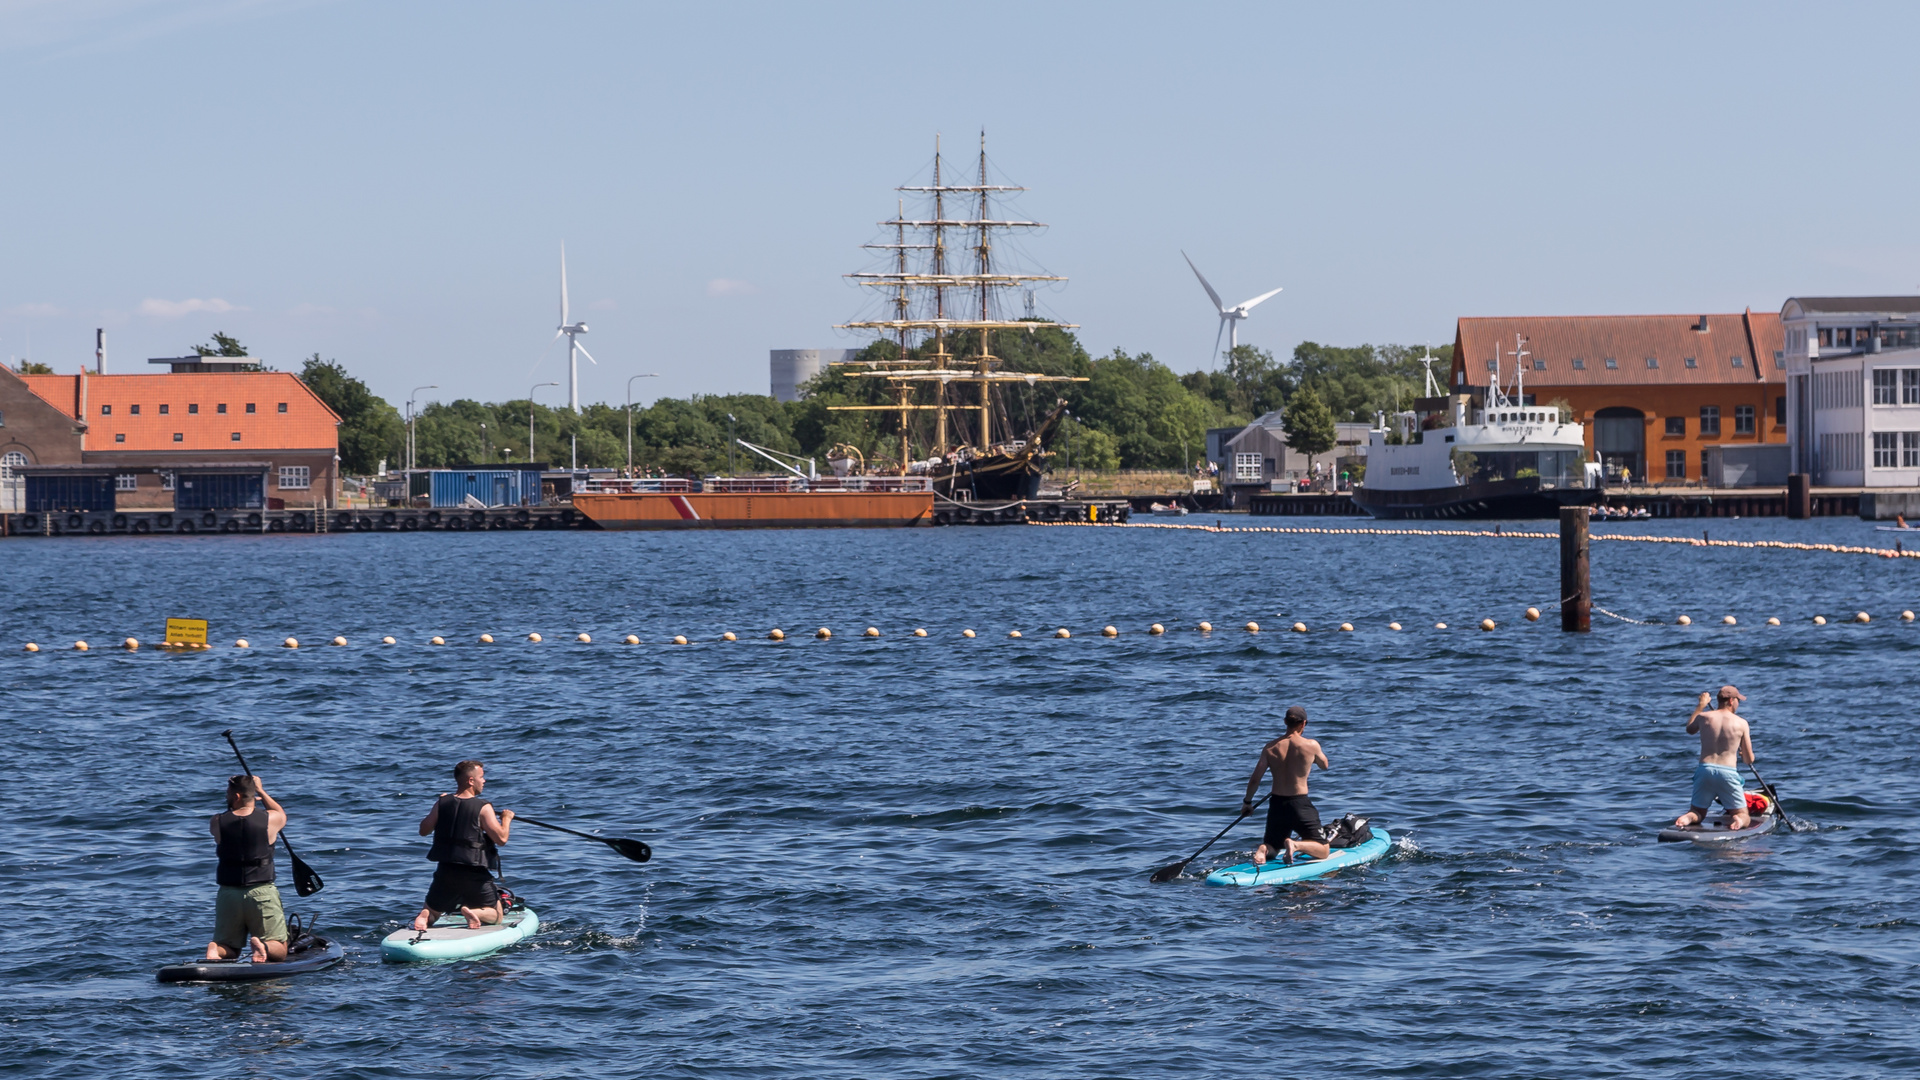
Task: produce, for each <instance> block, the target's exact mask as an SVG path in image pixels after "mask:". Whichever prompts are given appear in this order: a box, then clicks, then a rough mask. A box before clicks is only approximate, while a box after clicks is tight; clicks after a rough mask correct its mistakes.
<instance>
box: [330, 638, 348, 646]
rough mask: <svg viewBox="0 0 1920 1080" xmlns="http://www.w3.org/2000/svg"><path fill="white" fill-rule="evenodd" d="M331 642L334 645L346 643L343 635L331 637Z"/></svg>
mask: <svg viewBox="0 0 1920 1080" xmlns="http://www.w3.org/2000/svg"><path fill="white" fill-rule="evenodd" d="M333 643H334V644H335V645H345V644H346V643H347V639H346V638H343V637H336V638H334V639H333Z"/></svg>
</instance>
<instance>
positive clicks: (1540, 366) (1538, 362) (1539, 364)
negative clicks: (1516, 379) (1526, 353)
mask: <svg viewBox="0 0 1920 1080" xmlns="http://www.w3.org/2000/svg"><path fill="white" fill-rule="evenodd" d="M1533 370H1535V371H1545V370H1547V362H1546V361H1545V360H1542V359H1540V358H1539V357H1537V356H1536V357H1534V358H1533Z"/></svg>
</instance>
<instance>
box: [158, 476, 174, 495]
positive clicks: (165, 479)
mask: <svg viewBox="0 0 1920 1080" xmlns="http://www.w3.org/2000/svg"><path fill="white" fill-rule="evenodd" d="M160 490H161V491H172V490H173V474H172V473H170V472H163V473H161V474H160Z"/></svg>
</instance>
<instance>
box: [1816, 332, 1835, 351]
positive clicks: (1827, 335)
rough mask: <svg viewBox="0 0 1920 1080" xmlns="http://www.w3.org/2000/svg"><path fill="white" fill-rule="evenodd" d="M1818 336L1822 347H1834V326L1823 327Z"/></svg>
mask: <svg viewBox="0 0 1920 1080" xmlns="http://www.w3.org/2000/svg"><path fill="white" fill-rule="evenodd" d="M1818 338H1819V341H1820V347H1821V348H1823V349H1827V348H1832V347H1833V328H1832V327H1830V326H1823V327H1821V328H1820V332H1819V334H1818Z"/></svg>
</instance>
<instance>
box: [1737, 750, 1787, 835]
mask: <svg viewBox="0 0 1920 1080" xmlns="http://www.w3.org/2000/svg"><path fill="white" fill-rule="evenodd" d="M1747 769H1748V770H1749V771H1750V772H1752V773H1753V778H1754V779H1755V780H1758V781H1760V790H1762V791H1764V792H1766V793H1767V798H1769V799H1772V800H1773V808H1774V809H1776V810H1778V811H1780V820H1781V821H1784V822H1786V823H1787V828H1789V829H1791V828H1793V819H1792V818H1790V817H1788V816H1787V806H1786V804H1785V803H1783V802H1781V801H1780V795H1779V793H1777V792H1775V791H1774V790H1773V785H1772V784H1769V783H1767V778H1766V777H1764V776H1761V775H1760V770H1759V768H1758V767H1756V766H1755V765H1754V763H1753V762H1751V761H1749V762H1747Z"/></svg>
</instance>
